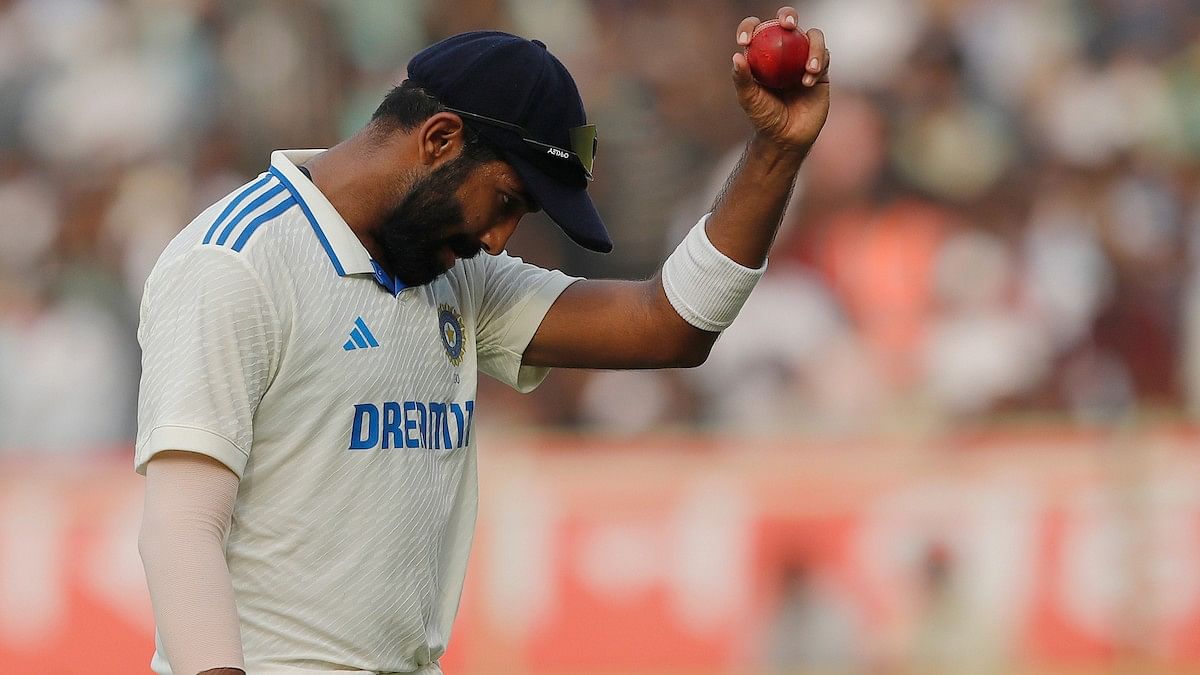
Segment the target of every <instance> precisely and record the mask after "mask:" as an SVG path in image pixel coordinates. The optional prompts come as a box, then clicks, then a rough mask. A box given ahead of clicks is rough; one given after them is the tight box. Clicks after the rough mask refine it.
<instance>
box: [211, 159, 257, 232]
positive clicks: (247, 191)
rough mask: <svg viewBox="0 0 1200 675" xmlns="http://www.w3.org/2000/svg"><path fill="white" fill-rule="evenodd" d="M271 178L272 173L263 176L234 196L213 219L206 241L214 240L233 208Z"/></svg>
mask: <svg viewBox="0 0 1200 675" xmlns="http://www.w3.org/2000/svg"><path fill="white" fill-rule="evenodd" d="M269 180H271V174H269V173H268V174H266V175H264V176H263V177H262V178H259V179H258V180H256V181H254V183H252V184H251V185H250V186H248V187H247V188H246V189H244V190H242V191H241V192H239V193H238V196H236V197H234V198H233V199H232V200H231V201H230V202H229V204H227V205H226V206H225V209H224V210H222V211H221V215H219V216H217V219H216V220H214V221H213V224H212V227H210V228H208V233H207V234H205V235H204V243H205V244H207V243H209V242H211V241H212V237H213V233H214V232H216V231H217V228H218V227H220V226H221V223H222V222H224V220H225V219H226V218H228V217H229V214H230V213H233V210H234V209H236V208H237V207H238V204H241V203H242V202H243V201H245V200H246V198H247V197H249V196H250V194H251V193H253V192H254V191H255V190H257V189H258V188H260V187H262V186H264V185H266V184H267V181H269Z"/></svg>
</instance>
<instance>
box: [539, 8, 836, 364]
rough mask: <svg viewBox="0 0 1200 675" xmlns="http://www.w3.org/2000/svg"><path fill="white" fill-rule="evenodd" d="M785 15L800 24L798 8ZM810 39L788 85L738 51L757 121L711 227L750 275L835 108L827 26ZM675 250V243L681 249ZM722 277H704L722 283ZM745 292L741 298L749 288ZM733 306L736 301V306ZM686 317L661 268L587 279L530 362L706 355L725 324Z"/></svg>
mask: <svg viewBox="0 0 1200 675" xmlns="http://www.w3.org/2000/svg"><path fill="white" fill-rule="evenodd" d="M778 18H779V21H780V23H781V24H782V25H783V27H784V28H785V29H787V30H796V29H797V28H796V26H797V22H798V15H797V13H796V10H794V9H792V8H791V7H784V8H781V9H780V10H779V12H778ZM759 23H760V21H759V19H758V18H757V17H748V18H746V19H743V20H742V22H741V23H740V24H739V25H738V28H737V31H736V33H735V35H736V42H737V45H738V47H739V48H741V47H744V46H745V45H746V44H748V43H749V40H750V33H751V31H753V30H754V27H755V26H756V25H758V24H759ZM807 35H808V38H809V40H810V43H811V47H810V55H811V59H810V61H809V63H808V64H807V65H806V68H807V70H808V75H806V76H805V78H804V82H803V85H802V86H800V87H797V88H795V89H792V90H788V91H774V90H771V89H767V88H765V87H762V86H761V85H759V84H758V83H757V82H755V81H754V79H753V77H751V75H750V67H749V64H748V63H747V62H746V58H745V56H743V55H742V53H741V52H740V50H739V51H738V53H736V54H734V55H733V84H734V87H735V89H736V92H737V97H738V102H739V103H740V104H741V106H742V109H743V110H744V111H745V112H746V115H747V117H748V118H749V119H750V122H751V124H753V126H754V135H753V137H752V138H751V139H750V141H749V143H748V144H747V145H746V149H745V151H744V152H743V154H742V158H741V161H739V162H738V165H737V167H736V168H735V169H734V170H733V172H732V173H731V174H730V175H729V179H728V180H727V182H726V184H725V188H724V189H723V190H722V191H721V194H720V195H718V196H717V199H716V202H715V203H714V205H713V209H712V213H711V215H710V216H709V217H708V219H707V221H706V224H705V226H704V234H705V235H706V236H707V240H708V241H709V242H711V244H712V246H713V247H715V249H716V251H717V252H719V254H720V255H722V256H724V258H726V259H727V261H728V262H730V263H736V265H737V266H740V267H741V268H743V269H742V270H733V269H732V268H731V274H732V275H733V276H738V275H743V274H744V275H749V274H751V272H752V271H753V270H756V269H757V268H761V267H762V266H763V265H764V263H765V261H766V258H767V253H768V251H769V250H770V248H771V243H772V241H774V238H775V233H776V232H777V231H778V229H779V223H780V221H781V220H782V217H783V210H784V207H785V205H786V204H787V201H788V198H789V196H790V195H791V191H792V187H793V186H794V185H795V182H796V174H797V172H798V171H799V169H800V165H801V163H802V162H803V161H804V157H805V156H806V155H807V154H808V150H809V148H811V147H812V144H813V142H814V141H815V140H816V138H817V135H818V134H819V133H820V131H821V127H822V126H823V125H824V124H825V118H826V116H827V114H828V112H829V78H828V68H829V52H828V50H827V49H826V48H825V37H824V35H823V34H822V33H821V31H819V30H817V29H811V30H809V31H808V33H807ZM677 253H678V252H677ZM722 281H723V280H722V279H705V280H704V282H705V283H707V284H711V285H713V286H714V288H713V289H712V291H713V292H718V293H719V292H720V290H721V289H720V287H719V285H720V284H721V283H722ZM742 299H743V300H744V298H742ZM735 311H736V310H735ZM695 323H703V322H697V321H695V320H693V321H692V322H689V321H686V320H684V318H683V317H682V316H681V315H680V312H679V311H678V310H677V309H676V308H675V306H674V305H673V304H672V302H671V300H670V299H669V298H668V294H667V292H666V291H665V290H664V286H663V279H662V273H660V274H658V275H656V276H655V277H654V278H652V279H649V280H646V281H600V280H583V281H579V282H576V283H575V284H572V285H571V286H570V287H569V288H567V290H565V291H563V293H562V295H560V296H559V298H558V300H557V301H555V303H554V305H553V306H552V307H551V308H550V311H549V312H547V314H546V316H545V318H544V319H543V320H542V323H541V325H540V326H539V327H538V330H537V333H536V334H535V335H534V337H533V339H532V341H531V342H530V344H529V346H528V347H527V348H526V350H525V354H524V357H523V363H525V364H526V365H532V366H554V367H566V368H663V367H688V366H695V365H698V364H699V363H702V362H703V361H704V359H705V358H706V357H707V355H708V351H709V350H710V349H711V348H712V345H713V343H714V342H715V341H716V339H717V335H718V334H719V332H716V331H713V330H704V329H702V328H699V327H697V326H696V325H694V324H695Z"/></svg>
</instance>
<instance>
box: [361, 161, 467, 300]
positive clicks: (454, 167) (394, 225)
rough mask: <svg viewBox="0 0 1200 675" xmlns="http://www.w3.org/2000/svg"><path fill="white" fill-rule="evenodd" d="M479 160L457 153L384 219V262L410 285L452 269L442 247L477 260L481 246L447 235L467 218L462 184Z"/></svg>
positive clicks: (381, 233) (381, 228)
mask: <svg viewBox="0 0 1200 675" xmlns="http://www.w3.org/2000/svg"><path fill="white" fill-rule="evenodd" d="M477 166H479V164H478V163H477V162H473V161H471V160H468V159H466V158H463V157H458V158H456V159H454V160H452V161H450V162H449V163H447V164H445V165H444V166H441V167H439V168H438V169H436V170H434V171H433V173H430V174H429V175H427V176H423V177H421V178H418V179H417V180H416V182H414V183H413V186H412V188H411V189H410V190H409V191H408V194H407V195H405V197H404V199H403V200H402V201H401V202H400V204H399V206H397V207H396V208H395V209H394V210H393V211H392V213H391V215H389V216H388V217H387V218H385V219H384V221H383V223H382V224H380V225H379V227H378V228H377V229H376V232H375V236H376V238H377V240H378V241H379V243H380V246H381V248H382V251H381V253H382V257H383V260H380V261H379V263H380V264H381V265H382V266H383V268H384V269H385V270H387V271H388V273H389V274H391V275H392V276H393V277H395V278H396V279H398V280H399V281H400V283H402V284H404V285H405V286H410V287H411V286H423V285H425V284H427V283H429V282H431V281H433V280H434V279H436V278H438V277H439V276H441V275H442V274H444V273H445V272H446V270H447V269H448V268H447V267H446V266H445V264H444V261H443V260H442V249H443V247H447V246H448V247H449V248H450V250H451V251H453V252H454V255H456V256H458V257H459V258H473V257H475V256H476V255H478V253H479V251H481V250H482V249H483V246H482V244H480V243H479V242H478V241H476V240H474V239H472V238H471V237H469V236H467V235H466V234H462V233H461V232H460V233H455V234H447V233H448V232H452V231H453V230H455V229H457V228H459V227H461V226H462V224H463V222H464V217H463V208H462V202H461V201H460V200H459V199H458V197H457V196H456V195H455V192H457V191H458V188H459V187H460V186H461V185H462V184H463V182H464V181H466V179H467V177H468V176H469V175H470V174H471V172H472V171H473V170H474V169H475V168H476V167H477Z"/></svg>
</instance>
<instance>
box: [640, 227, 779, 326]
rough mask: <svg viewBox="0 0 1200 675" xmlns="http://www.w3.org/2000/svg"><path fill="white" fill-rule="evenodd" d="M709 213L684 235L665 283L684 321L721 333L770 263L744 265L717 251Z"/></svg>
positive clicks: (670, 259)
mask: <svg viewBox="0 0 1200 675" xmlns="http://www.w3.org/2000/svg"><path fill="white" fill-rule="evenodd" d="M711 215H712V214H711V213H709V214H707V215H705V216H704V217H703V218H701V219H700V222H698V223H696V226H695V227H693V228H692V229H691V231H690V232H688V234H687V236H686V237H684V238H683V241H682V242H680V244H679V246H678V247H677V248H676V249H675V252H674V253H672V254H671V255H670V257H668V258H667V261H666V262H665V263H664V264H663V269H662V285H663V290H664V291H666V294H667V299H668V300H670V301H671V306H672V307H674V308H675V311H676V312H677V313H678V314H679V316H681V317H683V320H684V321H687V322H688V323H690V324H692V325H693V326H695V327H696V328H699V329H700V330H706V331H709V332H713V333H718V332H720V331H723V330H725V329H726V328H728V327H729V324H731V323H733V319H734V317H736V316H737V315H738V312H740V311H741V310H742V305H744V304H746V298H748V297H750V291H753V290H754V286H755V285H756V284H757V283H758V280H759V279H761V278H762V275H763V272H765V271H766V270H767V264H766V263H765V262H764V263H763V266H762V267H760V268H758V269H751V268H749V267H744V266H742V265H739V264H738V263H736V262H734V261H733V260H731V259H730V258H729V257H728V256H726V255H725V254H724V253H721V252H720V251H719V250H717V247H715V246H713V245H712V242H711V241H709V240H708V235H707V234H705V232H704V227H705V225H706V224H707V223H708V218H709V216H711Z"/></svg>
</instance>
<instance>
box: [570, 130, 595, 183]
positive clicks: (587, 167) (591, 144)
mask: <svg viewBox="0 0 1200 675" xmlns="http://www.w3.org/2000/svg"><path fill="white" fill-rule="evenodd" d="M570 133H571V150H573V151H574V152H575V154H576V155H578V156H579V162H580V163H581V164H583V170H584V171H587V173H588V175H589V176H591V175H592V164H593V163H594V162H595V161H596V147H597V146H598V145H599V141H598V140H597V139H596V125H595V124H586V125H584V126H582V127H575V128H574V129H571V132H570Z"/></svg>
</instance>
